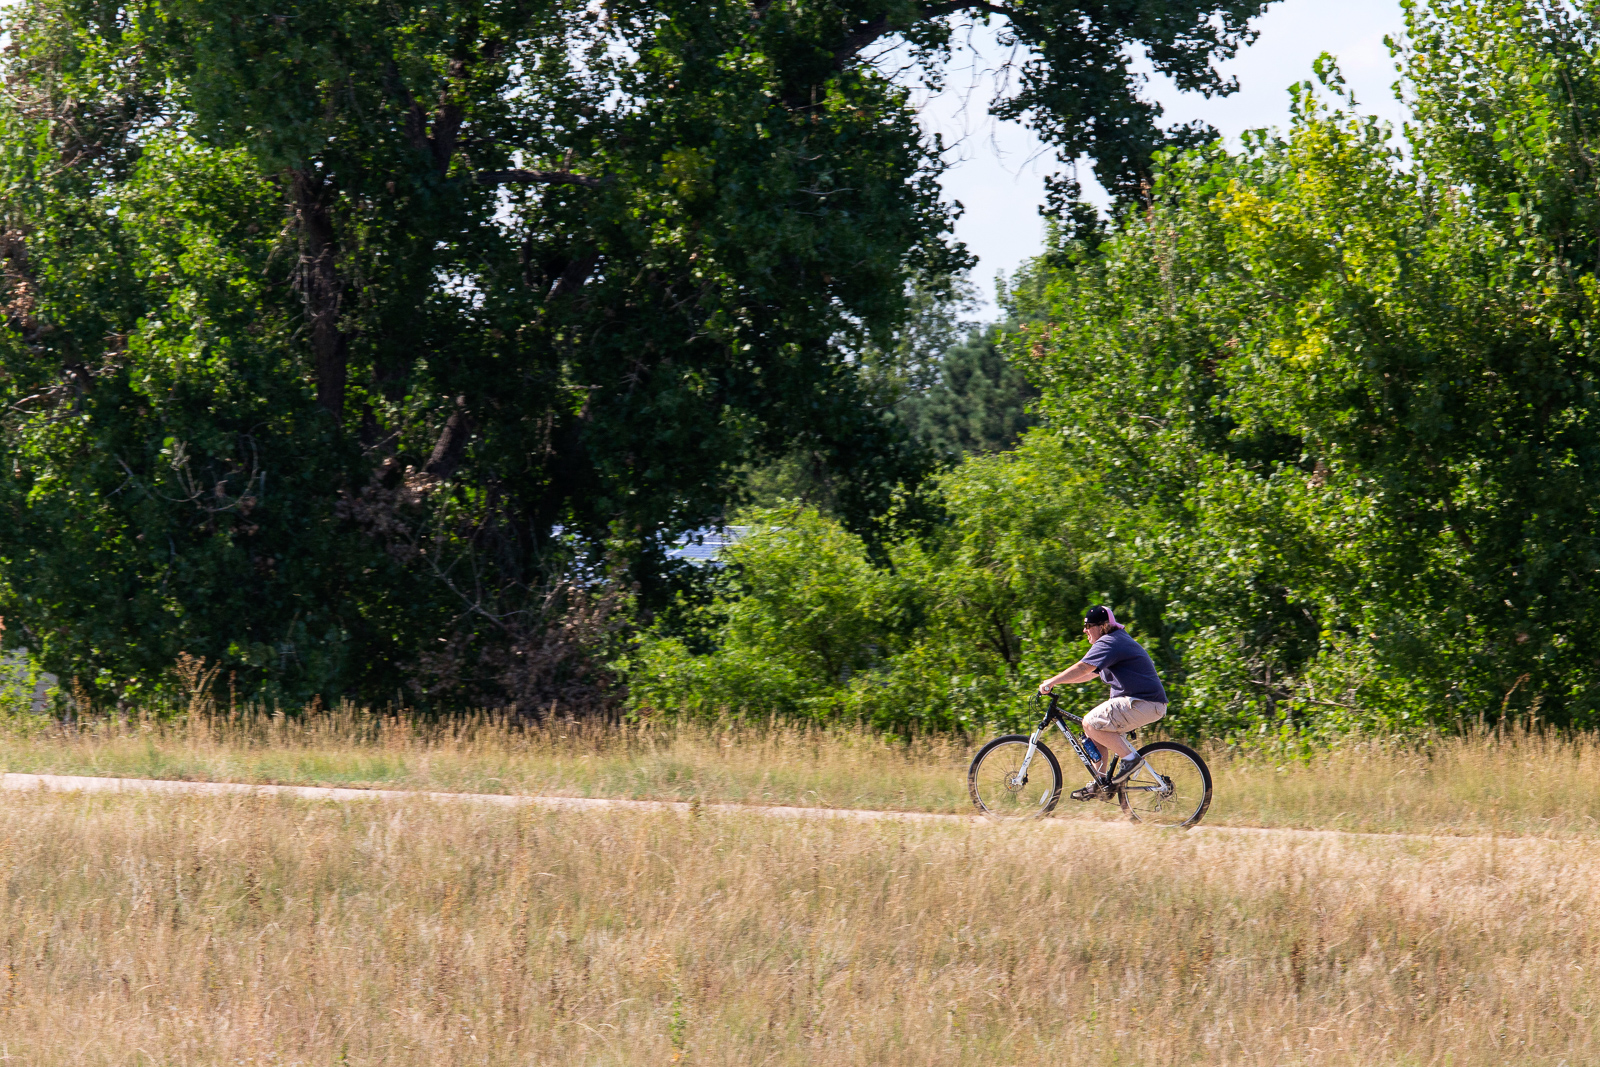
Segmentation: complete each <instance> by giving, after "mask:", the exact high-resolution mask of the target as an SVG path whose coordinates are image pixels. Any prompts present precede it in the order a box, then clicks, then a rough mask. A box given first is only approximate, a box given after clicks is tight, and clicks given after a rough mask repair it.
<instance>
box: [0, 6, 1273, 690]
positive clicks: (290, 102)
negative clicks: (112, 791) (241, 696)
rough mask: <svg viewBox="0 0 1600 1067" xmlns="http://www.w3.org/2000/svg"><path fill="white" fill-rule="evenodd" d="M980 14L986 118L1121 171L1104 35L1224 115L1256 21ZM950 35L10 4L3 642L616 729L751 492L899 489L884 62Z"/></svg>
mask: <svg viewBox="0 0 1600 1067" xmlns="http://www.w3.org/2000/svg"><path fill="white" fill-rule="evenodd" d="M970 8H971V11H972V12H975V13H976V12H986V13H988V14H990V15H995V16H998V17H1002V18H1005V19H1006V20H1007V22H1008V25H1009V27H1010V29H1009V32H1010V33H1012V34H1013V35H1014V36H1015V37H1016V39H1017V40H1018V41H1019V42H1020V43H1023V44H1025V45H1028V46H1030V47H1032V48H1034V49H1035V50H1036V52H1037V55H1036V57H1035V58H1033V59H1031V60H1029V62H1028V65H1027V67H1026V71H1025V75H1024V78H1023V81H1022V85H1023V95H1022V96H1021V97H1019V98H1018V100H1017V101H1015V102H1014V103H1013V104H1012V105H1009V106H1010V107H1011V109H1012V110H1013V111H1014V112H1017V113H1019V114H1022V113H1026V114H1027V115H1029V116H1031V121H1033V122H1034V123H1035V124H1036V125H1039V126H1040V127H1041V128H1043V129H1045V130H1046V131H1047V132H1049V134H1050V136H1052V137H1054V138H1055V139H1056V140H1057V142H1058V143H1059V144H1061V146H1062V147H1063V148H1064V149H1065V150H1069V151H1070V153H1071V154H1072V155H1073V156H1076V155H1078V154H1079V153H1080V152H1083V151H1087V152H1090V153H1091V154H1093V155H1095V157H1096V158H1098V159H1100V160H1101V161H1102V163H1103V164H1104V165H1105V166H1107V167H1109V168H1110V169H1111V171H1114V172H1115V173H1117V174H1133V173H1134V172H1136V171H1138V170H1139V168H1141V167H1143V166H1144V161H1145V160H1147V158H1148V155H1149V152H1150V151H1151V150H1152V148H1153V147H1154V146H1156V145H1157V144H1160V143H1163V141H1164V139H1165V135H1164V134H1163V133H1162V132H1161V131H1160V130H1158V129H1157V128H1156V126H1155V125H1154V121H1153V120H1154V117H1155V115H1156V114H1157V112H1156V111H1155V110H1153V109H1152V108H1151V107H1150V106H1148V105H1145V104H1143V103H1141V102H1140V101H1139V100H1138V98H1137V96H1136V94H1135V92H1134V90H1135V88H1136V87H1137V81H1136V79H1135V78H1134V77H1133V76H1131V75H1130V74H1129V73H1128V62H1129V60H1128V51H1129V46H1130V45H1132V44H1135V43H1139V44H1143V45H1144V46H1145V47H1146V49H1147V51H1148V52H1149V54H1150V55H1151V57H1152V58H1153V61H1154V62H1155V63H1156V65H1157V66H1158V67H1159V68H1160V69H1162V70H1165V71H1168V72H1170V73H1173V74H1174V76H1176V77H1178V78H1179V80H1180V81H1187V82H1192V83H1195V84H1208V85H1213V86H1220V85H1221V83H1220V82H1219V81H1218V80H1217V79H1216V77H1215V75H1214V73H1213V72H1212V70H1211V66H1210V63H1211V61H1212V59H1213V58H1214V57H1217V56H1225V55H1227V54H1229V53H1230V52H1231V50H1232V48H1233V47H1234V46H1235V45H1236V44H1237V43H1238V41H1239V40H1240V39H1242V37H1243V36H1245V28H1244V26H1245V23H1244V20H1245V18H1246V17H1247V16H1248V15H1250V14H1253V13H1254V12H1255V10H1256V5H1255V4H1253V3H1240V2H1235V0H1229V2H1227V3H1221V4H1218V3H1216V2H1215V0H1205V2H1201V0H1142V2H1140V3H1135V4H1131V5H1123V6H1122V7H1120V8H1118V9H1117V10H1116V11H1115V12H1108V13H1105V14H1104V15H1103V16H1096V17H1094V18H1084V17H1081V16H1080V13H1079V9H1078V7H1077V6H1076V5H1072V4H1066V3H1054V2H1052V3H1047V4H1043V5H1029V6H1026V7H1020V6H1019V7H1017V8H1015V9H1011V8H1004V7H998V6H995V5H987V4H985V5H978V4H974V5H970ZM967 10H968V6H967V5H960V4H957V5H948V4H917V3H911V2H905V0H892V2H887V3H885V2H877V3H871V2H865V0H860V2H857V0H828V2H821V3H813V2H810V0H806V2H798V0H795V2H788V0H782V2H772V3H767V2H762V3H758V4H754V5H751V4H747V3H743V2H739V3H731V2H721V0H713V2H706V0H672V2H667V3H650V4H644V3H634V2H613V3H607V4H603V5H596V4H591V3H588V2H587V0H446V2H443V3H431V4H426V5H423V4H418V3H414V2H399V3H391V2H385V3H374V2H370V0H356V2H350V0H340V2H337V3H334V2H331V0H293V2H289V3H287V4H284V5H280V6H279V7H276V8H274V9H272V10H271V11H267V10H265V9H263V8H262V7H261V6H260V5H258V4H256V5H252V4H245V3H240V2H238V0H207V2H204V3H201V2H198V0H138V2H136V3H132V4H127V5H120V6H119V5H112V6H106V5H94V4H81V3H77V2H75V0H26V2H24V3H22V4H19V5H18V6H16V7H14V8H13V9H11V12H10V14H11V25H10V27H9V35H8V41H9V42H10V44H9V49H8V56H9V58H8V59H7V60H6V62H5V68H6V69H5V73H6V77H7V84H8V86H9V90H8V95H7V103H6V105H5V107H4V108H3V109H0V216H3V219H0V231H3V235H4V238H3V245H4V247H3V248H0V255H3V259H4V270H3V289H4V291H3V294H0V306H3V313H4V317H5V322H4V329H3V331H0V361H3V365H4V379H3V382H0V389H3V392H4V394H5V402H6V408H5V412H6V413H5V416H4V419H3V423H0V450H3V455H4V459H5V461H6V463H7V465H8V466H9V468H10V470H11V471H12V478H11V479H9V480H8V481H7V483H6V485H5V486H4V488H3V490H0V566H3V568H4V573H5V580H6V583H7V587H8V593H7V595H6V597H5V603H4V609H5V611H6V613H7V614H8V616H10V617H12V618H14V619H15V620H16V621H17V622H18V623H20V630H21V631H22V632H23V634H24V638H25V640H26V641H27V643H28V645H29V647H31V648H33V649H35V651H36V652H38V654H39V655H40V656H41V657H42V661H43V662H44V663H45V664H46V665H47V666H48V667H49V668H50V669H53V670H55V671H57V672H59V673H61V674H62V675H63V676H67V677H71V676H79V677H80V678H81V679H82V681H83V682H84V683H85V684H88V685H90V686H91V687H92V688H93V689H94V690H95V691H96V692H97V693H99V694H114V695H116V696H118V697H119V698H132V697H136V696H138V695H139V694H140V693H141V691H142V689H145V688H148V687H150V686H151V685H153V684H156V680H158V679H159V678H161V677H162V675H163V673H164V671H165V668H166V667H167V666H168V665H169V664H170V663H171V662H172V661H173V659H174V658H175V656H176V654H177V653H178V652H179V651H188V652H190V653H192V654H195V655H201V656H205V657H206V658H207V659H208V660H210V661H211V662H213V663H222V664H223V665H224V666H225V667H226V669H227V671H228V673H229V675H230V676H231V677H234V678H235V679H236V681H237V684H238V685H239V687H240V689H241V691H242V692H243V693H246V694H253V695H259V696H264V697H267V698H269V699H277V698H280V697H281V698H282V699H284V700H285V701H288V702H298V701H302V700H305V699H307V698H308V697H310V696H311V695H312V694H322V695H324V696H325V697H326V698H328V699H332V698H333V697H334V695H336V694H342V695H347V696H361V697H364V698H367V699H376V700H384V699H390V698H392V697H394V696H395V695H396V694H402V695H404V696H405V697H406V698H407V699H422V700H427V701H432V702H438V703H457V704H459V703H494V704H507V703H511V704H517V705H519V706H522V707H524V708H529V709H534V708H542V707H545V706H547V705H548V704H549V702H551V701H553V700H557V699H559V700H561V701H562V703H563V706H566V707H569V708H571V707H573V706H574V703H576V704H577V705H585V703H586V702H587V706H597V705H599V704H604V703H605V701H606V699H607V697H606V694H605V692H604V689H605V687H604V685H603V684H601V683H600V682H597V681H594V679H596V678H598V677H599V673H598V668H597V665H596V659H595V657H596V655H597V654H598V653H597V651H596V650H597V648H603V646H605V644H606V643H607V641H608V640H609V637H608V636H607V635H610V634H614V632H615V625H614V622H615V620H616V619H617V618H618V617H620V613H621V612H623V611H625V610H626V602H627V601H629V600H632V601H635V602H637V603H639V604H640V605H642V606H643V607H644V608H646V609H649V608H651V607H652V606H655V607H659V606H660V605H661V604H662V603H663V602H664V601H665V600H666V599H667V598H668V596H669V595H670V592H671V590H672V587H673V583H672V580H671V568H670V567H668V566H667V564H666V562H665V556H664V552H663V547H664V546H665V545H666V544H667V543H670V540H671V538H672V537H673V536H674V535H675V534H676V533H677V532H679V531H682V530H684V529H689V528H693V527H695V526H698V525H702V524H703V523H705V522H706V521H708V520H710V519H713V518H715V517H717V516H718V515H720V514H721V513H722V512H723V510H724V508H725V507H726V505H727V503H728V500H729V498H730V497H731V496H733V495H734V494H735V493H736V492H737V481H738V476H739V470H740V468H741V466H742V465H744V464H746V463H752V462H753V463H760V462H762V461H764V460H766V459H769V458H771V457H774V456H779V455H784V454H787V453H788V452H790V451H791V449H792V446H793V444H794V442H795V439H796V438H797V437H800V436H804V437H805V438H806V439H807V441H808V442H809V445H808V447H811V448H812V450H813V451H814V452H817V453H819V454H823V455H825V456H826V457H827V459H828V463H829V464H830V469H832V470H834V471H836V472H840V474H841V477H840V481H839V485H838V487H837V492H836V496H837V506H838V509H839V511H840V513H841V514H843V515H845V516H846V517H847V518H849V519H850V520H851V522H852V523H853V524H854V525H855V526H856V527H857V528H863V527H865V526H867V525H870V522H871V520H872V518H873V516H875V515H876V514H877V513H878V512H881V511H882V510H883V509H884V507H885V506H886V505H887V501H888V495H889V490H890V488H891V487H893V486H894V485H895V484H896V482H898V481H901V480H905V479H910V478H913V477H915V475H916V473H917V468H916V465H915V464H914V463H908V461H907V459H906V456H907V453H906V452H905V450H904V449H902V447H901V445H902V443H903V437H904V435H903V433H902V432H901V431H900V430H898V429H897V428H896V425H895V424H894V422H893V420H892V419H888V418H886V416H885V413H884V412H883V411H882V410H881V407H880V406H878V405H875V403H874V402H873V394H872V389H871V388H870V384H869V383H867V382H865V381H864V379H863V376H862V374H861V373H860V367H859V365H858V364H857V363H855V362H853V361H852V360H851V359H850V358H849V353H851V352H859V351H862V350H864V349H865V348H866V347H867V346H869V345H871V344H876V345H878V346H880V347H882V346H884V345H887V344H889V343H890V340H891V338H892V337H893V335H894V332H895V331H896V329H897V328H898V326H899V324H900V323H901V322H902V321H903V320H904V319H905V318H906V317H907V315H908V314H909V313H910V309H909V308H908V293H911V292H915V291H917V288H918V285H919V284H921V285H923V286H924V288H925V287H926V286H928V285H938V284H940V283H939V281H938V280H939V279H948V278H951V277H954V276H956V275H957V274H959V272H960V270H961V269H962V268H963V267H964V266H965V264H966V262H967V258H966V256H965V254H964V253H963V252H962V251H961V250H960V249H959V248H958V247H956V246H953V245H952V244H951V242H950V241H949V229H950V218H949V209H948V208H946V207H945V206H944V205H942V204H941V203H940V198H939V191H938V187H937V182H936V179H937V173H938V170H939V162H938V159H939V146H938V145H937V144H928V143H925V142H924V139H923V138H922V136H921V134H920V131H919V129H918V127H917V124H916V121H915V116H914V115H913V113H912V111H911V109H910V108H909V106H908V103H907V101H908V92H907V90H906V89H905V88H904V86H903V85H901V84H898V83H896V82H895V81H893V80H892V79H891V78H890V77H889V76H888V75H887V74H886V73H885V72H883V71H881V70H879V69H878V68H877V67H876V66H875V65H874V64H873V62H872V59H871V56H872V54H873V49H875V48H877V47H881V46H889V45H892V44H894V43H896V42H902V43H904V44H906V45H907V47H908V48H909V50H910V54H911V55H912V56H913V57H914V59H915V60H916V61H917V62H919V63H923V64H925V65H926V69H927V72H928V76H929V77H930V78H931V79H933V80H937V77H938V70H939V63H940V62H941V61H942V58H943V56H944V55H945V53H946V52H947V51H948V49H949V47H950V44H951V39H952V25H953V24H952V20H953V19H954V18H955V17H957V16H959V15H961V14H962V13H964V12H966V11H967ZM1214 14H1215V15H1216V16H1217V18H1216V19H1215V20H1213V18H1212V16H1213V15H1214ZM986 17H987V16H986ZM1102 120H1106V121H1102ZM1130 168H1132V169H1130ZM1108 173H1109V172H1108ZM1124 184H1126V182H1125V183H1124ZM601 574H609V575H610V576H611V579H612V585H611V586H610V588H609V592H604V593H602V592H597V591H596V589H595V584H596V580H597V577H598V576H599V575H601ZM591 683H592V684H591ZM586 686H587V687H588V690H587V691H588V696H587V697H585V696H583V695H582V692H583V691H585V687H586Z"/></svg>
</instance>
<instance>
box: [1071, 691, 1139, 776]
mask: <svg viewBox="0 0 1600 1067" xmlns="http://www.w3.org/2000/svg"><path fill="white" fill-rule="evenodd" d="M1127 699H1128V698H1127V697H1112V698H1111V699H1109V700H1107V701H1105V702H1104V703H1101V704H1097V705H1096V706H1095V708H1094V710H1093V711H1091V712H1089V714H1087V715H1085V716H1084V717H1083V732H1084V733H1086V734H1088V735H1089V737H1090V738H1091V739H1092V740H1093V741H1094V743H1095V744H1096V745H1099V746H1100V753H1101V756H1100V762H1099V763H1096V764H1095V765H1094V766H1095V770H1097V771H1099V772H1100V773H1101V774H1104V773H1105V772H1106V757H1107V756H1121V757H1123V758H1126V757H1128V756H1131V755H1133V749H1132V746H1130V745H1129V744H1128V740H1127V738H1125V737H1123V736H1122V732H1121V731H1120V730H1117V729H1116V728H1115V725H1114V723H1115V720H1116V719H1117V705H1118V704H1120V703H1125V702H1127Z"/></svg>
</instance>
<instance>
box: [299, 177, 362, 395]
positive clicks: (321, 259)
mask: <svg viewBox="0 0 1600 1067" xmlns="http://www.w3.org/2000/svg"><path fill="white" fill-rule="evenodd" d="M290 187H291V189H292V194H293V196H294V212H295V222H296V224H297V226H298V229H299V231H300V263H299V269H298V272H297V274H298V279H297V280H298V284H299V288H300V295H301V298H302V299H303V300H304V301H305V306H306V319H307V321H308V322H309V323H310V326H311V356H312V364H313V369H314V371H315V373H316V376H317V406H318V407H320V408H322V410H324V411H326V412H327V413H328V414H329V415H332V416H333V420H334V422H335V423H337V424H341V425H342V424H343V422H344V389H345V376H346V363H347V360H348V357H349V350H350V339H349V338H348V337H347V336H346V335H345V334H344V332H343V331H342V330H340V328H339V312H340V309H341V308H340V306H341V305H342V304H343V302H344V282H343V280H342V279H341V278H340V277H339V257H338V245H337V244H336V242H335V240H334V233H333V214H332V212H331V210H330V208H329V201H330V200H331V199H332V193H331V191H330V190H329V189H328V187H327V184H326V183H325V182H324V181H323V179H322V178H321V176H320V175H317V174H314V173H312V172H310V171H306V170H296V171H293V172H291V174H290Z"/></svg>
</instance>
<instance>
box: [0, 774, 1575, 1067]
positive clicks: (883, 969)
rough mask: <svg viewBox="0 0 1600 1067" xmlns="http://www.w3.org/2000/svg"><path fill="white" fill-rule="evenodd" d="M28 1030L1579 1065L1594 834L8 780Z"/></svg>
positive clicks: (692, 1055) (881, 1053)
mask: <svg viewBox="0 0 1600 1067" xmlns="http://www.w3.org/2000/svg"><path fill="white" fill-rule="evenodd" d="M0 892H3V895H0V915H3V924H4V933H3V940H0V1060H3V1062H5V1063H17V1064H28V1065H39V1067H55V1065H68V1064H71V1065H118V1067H122V1065H133V1064H140V1065H144V1064H150V1065H154V1064H161V1065H210V1064H283V1065H287V1064H307V1065H310V1064H316V1065H323V1064H330V1065H331V1064H374V1065H376V1064H385V1065H397V1067H398V1065H410V1064H416V1065H427V1067H449V1065H456V1064H461V1065H468V1064H473V1065H477V1064H482V1065H498V1064H507V1065H510V1064H517V1065H527V1064H595V1065H602V1064H616V1065H629V1067H632V1065H639V1064H652V1063H654V1064H672V1063H685V1064H726V1065H735V1064H737V1065H758V1064H759V1065H782V1064H797V1065H798V1064H807V1065H812V1064H862V1065H868V1064H871V1065H874V1067H877V1065H894V1064H908V1065H909V1064H915V1065H918V1067H924V1065H930V1064H966V1063H972V1064H985V1065H992V1064H1018V1065H1032V1064H1044V1063H1087V1062H1091V1059H1094V1060H1096V1061H1097V1062H1106V1063H1120V1064H1188V1063H1196V1064H1272V1065H1290V1064H1319V1065H1320V1064H1363V1065H1365V1064H1451V1065H1454V1067H1467V1065H1472V1064H1505V1063H1517V1064H1551V1065H1554V1064H1560V1063H1567V1064H1574V1065H1575V1064H1584V1063H1593V1062H1596V1061H1597V1060H1600V1038H1597V1033H1596V1029H1597V1019H1600V1015H1597V1011H1600V978H1597V967H1600V841H1595V840H1589V839H1582V838H1578V839H1572V838H1569V839H1565V840H1555V839H1533V840H1519V841H1507V840H1503V839H1498V838H1453V839H1438V840H1429V839H1416V838H1387V837H1361V836H1347V835H1307V834H1295V833H1280V832H1269V833H1261V832H1242V831H1208V832H1198V833H1190V834H1182V833H1173V832H1163V831H1155V830H1148V829H1145V828H1140V827H1134V826H1129V825H1126V824H1121V823H1118V824H1110V825H1093V824H1084V823H1079V824H1070V823H1067V824H1063V823H1061V822H1056V821H1049V822H1045V823H1039V824H1030V825H1026V826H1021V827H1011V826H1006V827H997V826H992V825H989V824H984V823H979V822H975V821H966V822H959V823H952V824H932V825H928V824H912V823H904V822H881V823H860V822H855V821H845V820H837V821H835V820H827V821H799V822H797V821H793V820H782V819H774V818H769V817H763V816H757V815H745V814H734V815H716V814H710V813H707V814H703V815H700V816H698V817H696V816H691V815H678V814H670V813H658V814H647V813H636V812H624V811H608V812H596V813H551V812H543V813H540V812H531V811H514V810H512V811H505V810H485V809H482V808H479V807H476V806H465V805H455V804H444V803H428V802H423V801H417V802H409V803H389V802H359V803H347V804H333V803H305V802H288V801H280V800H268V799H261V798H201V797H159V796H148V795H124V796H105V795H100V796H82V795H59V794H57V795H50V794H7V795H4V796H0Z"/></svg>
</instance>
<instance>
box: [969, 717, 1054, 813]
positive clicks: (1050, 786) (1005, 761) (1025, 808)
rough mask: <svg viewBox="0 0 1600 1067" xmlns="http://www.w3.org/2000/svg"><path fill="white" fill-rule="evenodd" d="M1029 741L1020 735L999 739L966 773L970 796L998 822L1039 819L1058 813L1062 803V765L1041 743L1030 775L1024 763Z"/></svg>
mask: <svg viewBox="0 0 1600 1067" xmlns="http://www.w3.org/2000/svg"><path fill="white" fill-rule="evenodd" d="M1027 755H1028V739H1027V738H1026V737H1024V736H1022V735H1021V734H1011V735H1009V736H1007V737H997V738H995V739H994V740H993V741H990V742H989V743H988V744H987V745H984V746H983V748H981V749H979V750H978V754H977V755H976V756H974V757H972V767H971V768H970V769H969V770H968V771H967V792H968V793H971V794H972V802H973V803H974V804H976V805H977V807H978V810H979V811H981V812H983V814H985V815H986V816H988V817H989V818H991V819H994V820H996V821H998V822H1009V821H1011V820H1012V819H1038V818H1042V817H1044V816H1046V815H1049V814H1050V813H1051V812H1052V811H1054V810H1055V807H1056V801H1058V800H1060V799H1061V764H1059V763H1057V762H1056V755H1055V753H1054V752H1051V751H1050V750H1049V749H1048V748H1046V747H1044V745H1043V744H1042V743H1041V744H1039V745H1038V746H1036V747H1035V750H1034V754H1033V762H1032V763H1030V764H1029V765H1028V773H1027V774H1026V775H1024V774H1023V773H1022V761H1023V760H1024V759H1025V758H1026V757H1027Z"/></svg>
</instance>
